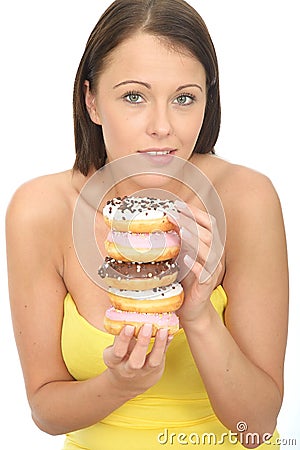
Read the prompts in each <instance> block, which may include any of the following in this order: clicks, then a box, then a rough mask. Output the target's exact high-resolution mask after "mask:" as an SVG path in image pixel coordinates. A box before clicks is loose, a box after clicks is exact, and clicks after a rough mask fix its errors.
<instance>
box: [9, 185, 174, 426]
mask: <svg viewBox="0 0 300 450" xmlns="http://www.w3.org/2000/svg"><path fill="white" fill-rule="evenodd" d="M59 194H60V193H58V192H53V189H52V188H49V186H48V184H47V181H45V180H44V179H43V178H42V179H38V180H34V181H32V182H30V183H28V184H26V185H24V186H23V187H22V188H21V189H19V191H17V193H16V194H15V196H14V197H13V199H12V201H11V204H10V206H9V208H8V211H7V222H6V223H7V260H8V274H9V291H10V300H11V311H12V318H13V325H14V332H15V338H16V343H17V347H18V351H19V355H20V360H21V364H22V369H23V374H24V380H25V385H26V391H27V396H28V400H29V404H30V407H31V410H32V417H33V420H34V421H35V423H36V424H37V425H38V426H39V427H40V428H41V429H42V430H43V431H46V432H47V433H49V434H63V433H66V432H69V431H73V430H77V429H80V428H83V427H87V426H90V425H93V424H94V423H96V422H97V421H99V420H101V419H102V418H104V417H106V416H107V415H108V414H110V413H111V412H112V411H114V410H115V409H116V408H118V407H119V406H121V405H122V404H123V403H124V402H126V401H127V400H128V399H130V398H132V397H135V396H136V395H138V394H140V393H141V392H143V391H145V390H146V389H148V388H149V387H150V386H151V385H152V384H154V383H155V382H156V381H158V379H159V378H160V376H161V375H162V373H163V368H164V356H165V350H166V344H167V336H166V335H165V336H164V335H160V334H158V337H157V339H156V341H155V345H154V348H153V351H152V352H151V353H150V354H149V355H147V356H146V353H147V349H148V344H149V341H150V336H143V335H142V333H141V334H140V335H139V338H138V340H137V341H136V340H135V339H133V338H132V332H133V330H131V329H130V328H129V329H127V330H123V333H122V334H121V335H120V336H119V337H118V338H116V341H115V344H114V346H112V347H110V348H108V349H107V350H106V351H105V361H106V363H107V365H108V366H109V369H107V370H106V371H105V372H103V373H102V374H101V375H99V376H97V377H95V378H93V379H90V380H86V381H75V380H74V379H73V378H72V376H71V375H70V374H69V372H68V371H67V369H66V366H65V364H64V361H63V358H62V353H61V342H60V339H61V327H62V320H63V300H64V297H65V295H66V287H65V285H64V282H63V278H62V274H63V252H62V249H61V246H62V245H63V244H62V237H61V235H62V233H64V231H63V230H64V229H65V221H66V218H67V217H68V210H67V208H66V210H64V205H63V200H62V196H61V195H59ZM57 199H59V201H57ZM129 353H130V356H128V354H129ZM100 356H101V355H99V357H100Z"/></svg>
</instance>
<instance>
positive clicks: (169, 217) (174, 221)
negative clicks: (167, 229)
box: [168, 211, 179, 226]
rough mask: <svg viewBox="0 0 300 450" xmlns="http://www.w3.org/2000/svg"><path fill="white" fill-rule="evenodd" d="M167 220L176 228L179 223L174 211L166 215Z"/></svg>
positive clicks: (177, 215)
mask: <svg viewBox="0 0 300 450" xmlns="http://www.w3.org/2000/svg"><path fill="white" fill-rule="evenodd" d="M168 219H169V221H170V222H172V223H174V224H175V225H177V226H178V221H179V214H178V213H177V212H175V211H172V213H170V212H169V213H168Z"/></svg>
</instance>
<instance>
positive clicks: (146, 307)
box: [104, 283, 184, 336]
mask: <svg viewBox="0 0 300 450" xmlns="http://www.w3.org/2000/svg"><path fill="white" fill-rule="evenodd" d="M108 294H109V297H110V301H111V303H112V305H113V306H112V307H111V308H109V309H108V310H107V311H106V313H105V317H104V326H105V328H106V330H107V331H108V332H109V333H111V334H119V333H120V331H121V330H122V328H123V327H124V325H133V326H134V327H135V336H137V334H138V332H139V329H140V328H141V327H142V326H143V324H144V323H151V324H152V336H155V334H156V332H157V330H158V329H160V328H167V329H168V332H169V334H174V333H175V332H176V331H177V330H178V328H179V320H178V317H177V316H176V314H175V312H174V311H176V310H177V309H179V308H180V306H181V305H182V302H183V298H184V294H183V288H182V286H181V284H180V283H173V284H171V285H169V286H164V287H157V288H153V289H151V290H145V291H128V290H122V289H115V288H110V289H109V292H108Z"/></svg>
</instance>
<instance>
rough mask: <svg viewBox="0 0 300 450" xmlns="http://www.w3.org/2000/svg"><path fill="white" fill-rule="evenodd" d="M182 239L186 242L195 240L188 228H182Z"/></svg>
mask: <svg viewBox="0 0 300 450" xmlns="http://www.w3.org/2000/svg"><path fill="white" fill-rule="evenodd" d="M180 237H181V239H183V240H184V241H191V240H192V238H193V235H192V233H191V232H190V231H189V230H187V229H186V228H184V227H182V228H180Z"/></svg>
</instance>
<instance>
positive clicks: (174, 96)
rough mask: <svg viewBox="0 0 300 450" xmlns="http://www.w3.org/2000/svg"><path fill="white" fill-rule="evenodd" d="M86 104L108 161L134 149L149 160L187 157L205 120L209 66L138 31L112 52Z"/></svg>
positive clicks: (87, 95) (87, 96)
mask: <svg viewBox="0 0 300 450" xmlns="http://www.w3.org/2000/svg"><path fill="white" fill-rule="evenodd" d="M86 85H87V87H88V83H86ZM86 103H87V108H88V110H89V113H90V117H91V119H92V120H93V122H95V123H97V124H99V125H102V129H103V136H104V140H105V144H106V150H107V158H108V162H111V161H114V160H116V159H118V158H120V157H123V156H126V155H132V154H139V155H140V156H141V158H144V160H145V165H146V164H147V162H151V163H154V164H157V165H158V166H161V165H166V164H168V163H169V162H170V160H171V159H172V156H173V155H176V156H178V157H181V158H184V159H185V160H187V159H189V157H190V156H191V154H192V151H193V149H194V146H195V143H196V141H197V138H198V135H199V132H200V130H201V126H202V123H203V118H204V112H205V105H206V76H205V70H204V68H203V66H202V64H201V63H200V62H199V61H198V60H197V59H196V58H194V57H193V56H191V55H189V53H188V52H183V51H180V50H175V49H173V48H171V47H170V46H168V45H167V44H166V43H164V42H163V41H162V40H160V39H159V38H157V37H154V36H151V35H149V34H145V33H138V34H136V35H134V36H133V37H132V38H130V39H128V40H126V41H124V42H123V43H122V44H120V45H119V46H118V47H117V48H116V49H115V50H114V51H113V52H112V54H111V55H110V59H109V61H108V62H107V65H106V67H105V69H104V71H103V72H102V73H101V75H100V76H99V80H98V84H97V87H96V91H95V93H91V92H90V91H89V88H87V91H86Z"/></svg>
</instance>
